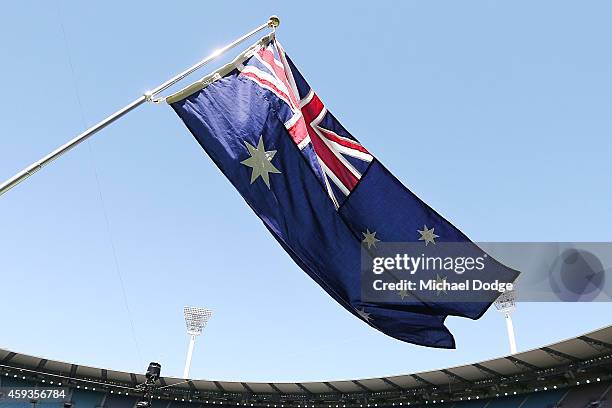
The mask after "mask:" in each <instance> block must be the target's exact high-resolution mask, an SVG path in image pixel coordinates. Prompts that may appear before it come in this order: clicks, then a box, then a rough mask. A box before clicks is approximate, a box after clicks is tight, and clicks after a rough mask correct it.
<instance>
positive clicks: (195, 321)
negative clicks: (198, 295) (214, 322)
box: [183, 306, 212, 336]
mask: <svg viewBox="0 0 612 408" xmlns="http://www.w3.org/2000/svg"><path fill="white" fill-rule="evenodd" d="M183 313H184V314H185V324H186V325H187V333H188V334H190V335H192V336H199V335H200V334H202V329H203V328H204V327H206V323H208V320H209V319H210V318H211V317H212V310H210V309H204V308H201V307H192V306H185V307H184V308H183Z"/></svg>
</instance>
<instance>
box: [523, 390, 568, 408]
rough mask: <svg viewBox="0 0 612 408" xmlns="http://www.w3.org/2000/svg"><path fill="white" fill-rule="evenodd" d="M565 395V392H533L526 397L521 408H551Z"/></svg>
mask: <svg viewBox="0 0 612 408" xmlns="http://www.w3.org/2000/svg"><path fill="white" fill-rule="evenodd" d="M566 393H567V391H565V390H553V391H540V392H534V393H533V394H529V395H528V396H527V399H526V400H525V403H524V404H523V405H521V408H552V407H554V406H555V405H556V404H557V403H558V402H559V400H560V399H561V398H562V397H563V395H565V394H566Z"/></svg>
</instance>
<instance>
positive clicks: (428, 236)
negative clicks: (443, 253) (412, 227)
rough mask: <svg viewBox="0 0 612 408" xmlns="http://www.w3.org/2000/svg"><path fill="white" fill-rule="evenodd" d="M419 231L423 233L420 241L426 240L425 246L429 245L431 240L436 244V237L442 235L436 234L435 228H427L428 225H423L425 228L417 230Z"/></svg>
mask: <svg viewBox="0 0 612 408" xmlns="http://www.w3.org/2000/svg"><path fill="white" fill-rule="evenodd" d="M417 232H418V233H419V234H421V236H420V237H419V241H425V246H427V245H429V243H430V242H431V243H432V244H435V243H436V238H439V237H440V236H439V235H436V234H434V229H433V228H431V229H427V225H424V226H423V230H417Z"/></svg>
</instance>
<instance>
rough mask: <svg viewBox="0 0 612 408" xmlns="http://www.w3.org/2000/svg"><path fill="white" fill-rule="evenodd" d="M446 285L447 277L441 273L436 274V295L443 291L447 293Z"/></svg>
mask: <svg viewBox="0 0 612 408" xmlns="http://www.w3.org/2000/svg"><path fill="white" fill-rule="evenodd" d="M444 285H446V278H441V277H440V275H436V287H437V289H436V296H440V293H442V292H444V293H446V288H445V287H444Z"/></svg>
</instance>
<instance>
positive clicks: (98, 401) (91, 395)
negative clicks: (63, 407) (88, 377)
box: [71, 389, 104, 408]
mask: <svg viewBox="0 0 612 408" xmlns="http://www.w3.org/2000/svg"><path fill="white" fill-rule="evenodd" d="M103 399H104V394H103V393H101V392H96V391H87V390H82V389H76V390H74V391H73V392H72V399H71V402H72V406H73V408H97V407H100V406H101V405H102V400H103Z"/></svg>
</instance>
